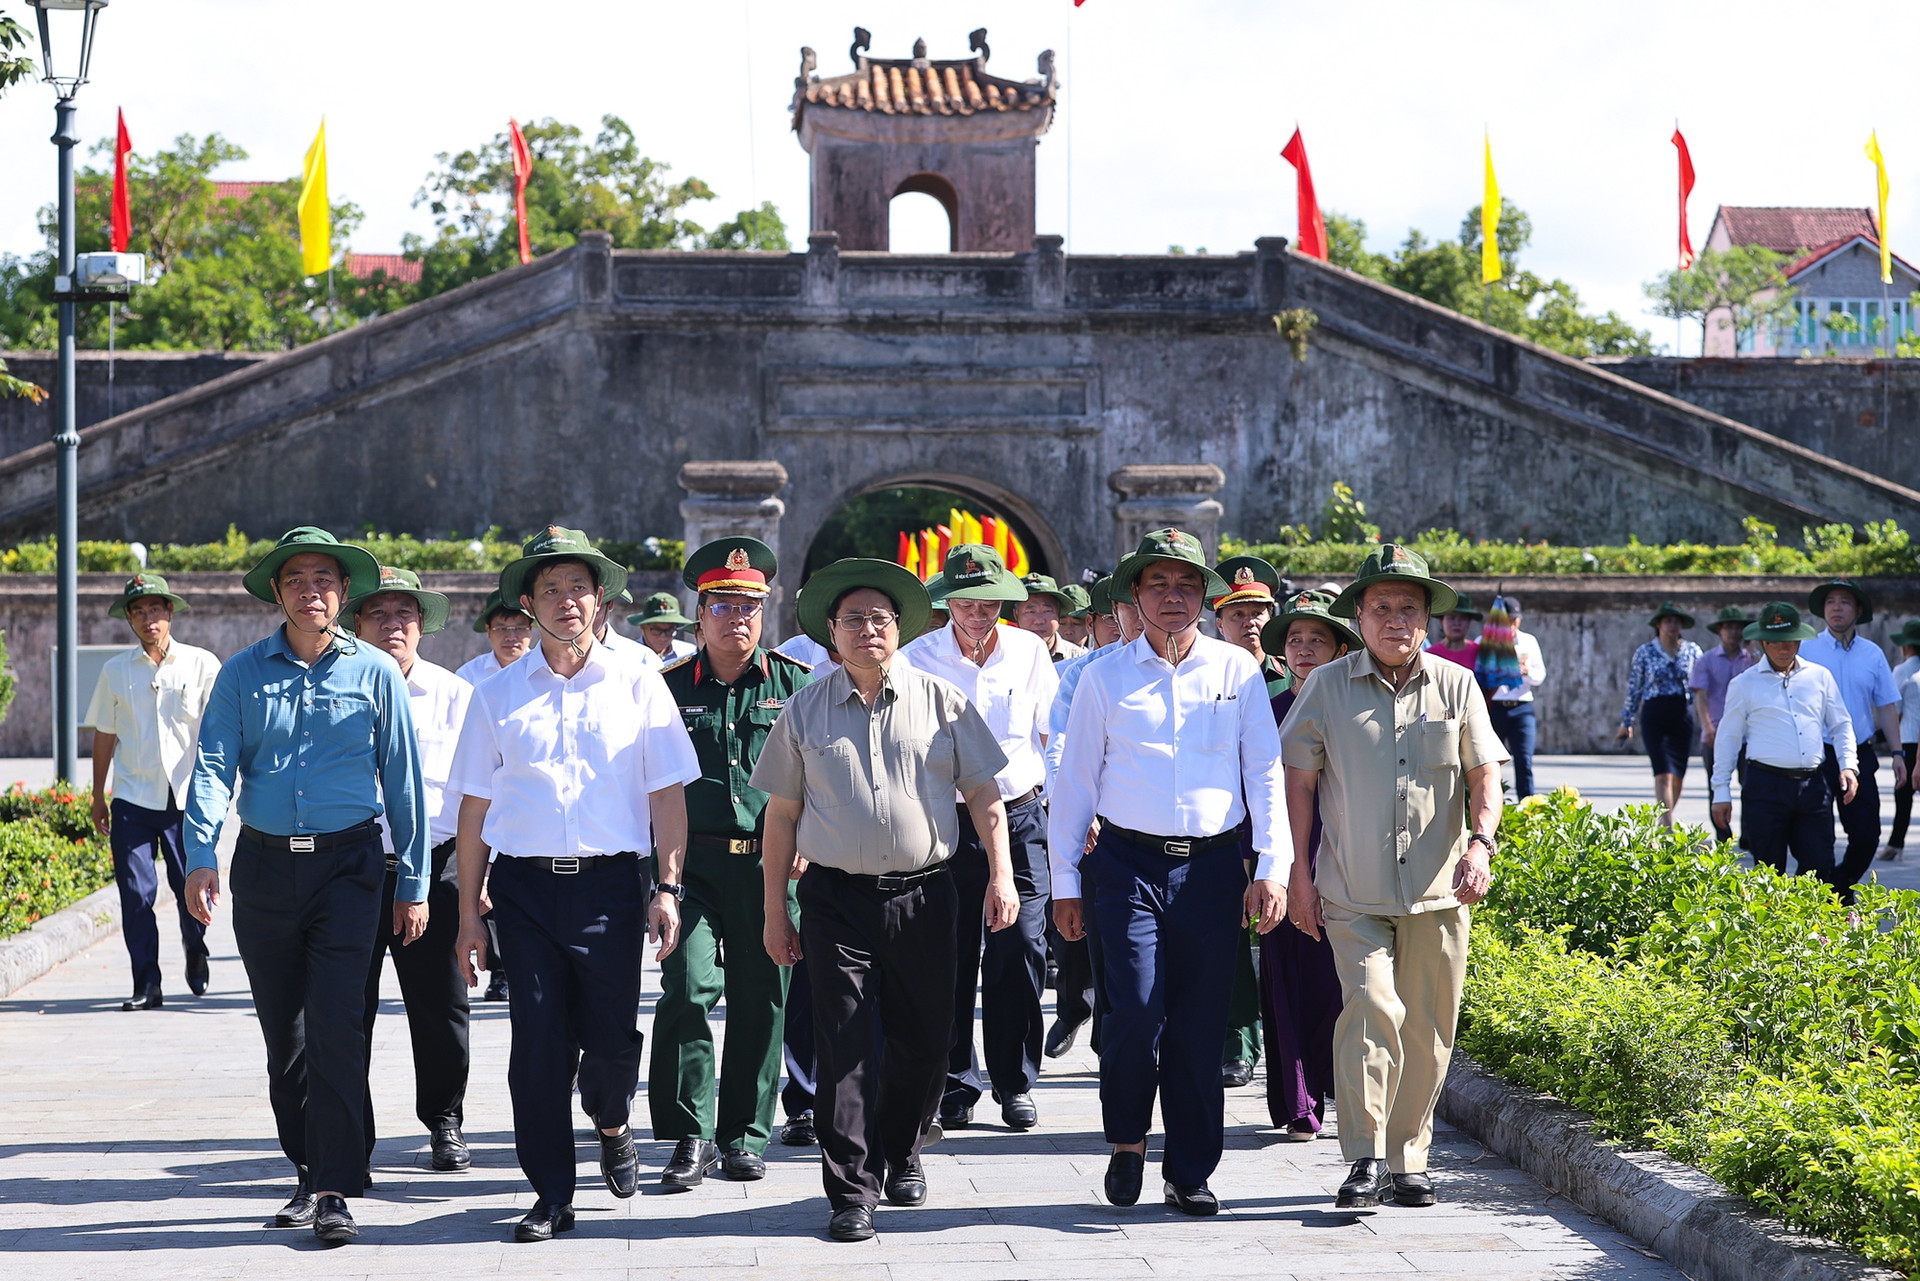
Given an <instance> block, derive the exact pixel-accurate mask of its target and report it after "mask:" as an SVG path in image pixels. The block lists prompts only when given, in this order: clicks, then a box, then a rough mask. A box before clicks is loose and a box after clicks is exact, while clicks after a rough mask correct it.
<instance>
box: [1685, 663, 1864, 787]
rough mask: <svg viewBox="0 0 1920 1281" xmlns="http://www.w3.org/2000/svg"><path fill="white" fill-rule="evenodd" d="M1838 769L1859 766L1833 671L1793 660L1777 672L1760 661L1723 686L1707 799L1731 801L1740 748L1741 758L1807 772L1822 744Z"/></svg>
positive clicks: (1850, 724)
mask: <svg viewBox="0 0 1920 1281" xmlns="http://www.w3.org/2000/svg"><path fill="white" fill-rule="evenodd" d="M1828 743H1832V744H1833V754H1834V755H1835V756H1836V757H1837V758H1838V759H1839V761H1840V768H1841V769H1854V768H1856V767H1857V766H1858V764H1859V759H1860V754H1859V749H1858V748H1856V747H1855V746H1854V730H1853V718H1852V717H1850V716H1848V715H1847V705H1846V702H1845V701H1844V700H1843V699H1842V698H1841V697H1840V686H1839V684H1838V683H1836V682H1835V681H1834V679H1833V673H1832V672H1829V671H1828V670H1827V669H1826V668H1824V667H1822V666H1821V665H1820V664H1818V663H1812V662H1808V661H1807V660H1806V659H1805V658H1795V659H1794V660H1793V666H1792V667H1790V668H1788V669H1787V671H1786V672H1785V673H1784V674H1782V673H1780V672H1777V671H1775V670H1774V669H1773V664H1772V663H1770V662H1768V661H1767V660H1766V659H1764V658H1763V659H1761V660H1760V661H1759V662H1758V663H1755V664H1754V665H1753V666H1752V667H1749V668H1748V669H1747V670H1746V671H1744V672H1741V673H1740V674H1739V675H1738V676H1736V677H1734V678H1733V680H1732V681H1730V682H1728V684H1727V706H1726V709H1725V710H1724V711H1722V712H1721V713H1720V725H1719V727H1718V728H1717V729H1715V730H1714V738H1713V800H1714V801H1715V802H1716V803H1718V802H1721V801H1731V800H1732V799H1733V766H1734V760H1735V758H1736V757H1738V756H1739V755H1740V749H1741V747H1743V746H1744V747H1745V748H1746V749H1747V760H1748V761H1758V762H1759V763H1760V764H1762V765H1772V766H1775V767H1777V768H1779V769H1812V768H1814V767H1815V766H1817V765H1819V764H1820V763H1821V762H1822V761H1824V760H1825V759H1826V744H1828Z"/></svg>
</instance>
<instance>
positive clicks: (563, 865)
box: [553, 857, 580, 876]
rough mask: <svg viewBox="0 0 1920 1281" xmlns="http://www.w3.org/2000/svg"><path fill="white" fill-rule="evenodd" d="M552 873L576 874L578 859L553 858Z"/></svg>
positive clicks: (577, 871)
mask: <svg viewBox="0 0 1920 1281" xmlns="http://www.w3.org/2000/svg"><path fill="white" fill-rule="evenodd" d="M553 874H554V875H555V876H578V875H579V874H580V860H579V859H577V858H572V857H567V858H557V859H555V860H553Z"/></svg>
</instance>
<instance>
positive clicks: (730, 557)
mask: <svg viewBox="0 0 1920 1281" xmlns="http://www.w3.org/2000/svg"><path fill="white" fill-rule="evenodd" d="M752 567H753V566H752V563H751V562H750V561H748V560H747V549H746V548H744V547H736V548H734V549H733V550H732V551H730V552H728V553H727V568H728V569H730V570H732V571H734V572H735V573H739V572H740V571H741V570H743V569H751V568H752Z"/></svg>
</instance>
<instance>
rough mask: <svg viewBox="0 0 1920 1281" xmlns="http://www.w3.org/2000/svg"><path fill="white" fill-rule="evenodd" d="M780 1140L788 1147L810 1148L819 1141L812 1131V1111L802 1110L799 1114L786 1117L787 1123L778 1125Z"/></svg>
mask: <svg viewBox="0 0 1920 1281" xmlns="http://www.w3.org/2000/svg"><path fill="white" fill-rule="evenodd" d="M780 1142H782V1143H784V1144H786V1145H787V1146H788V1147H790V1148H810V1147H812V1146H813V1145H814V1144H815V1143H817V1142H819V1137H818V1136H817V1135H815V1134H814V1132H813V1113H812V1112H811V1111H806V1112H802V1113H801V1114H800V1115H799V1116H795V1117H788V1118H787V1123H786V1124H785V1125H783V1126H781V1127H780Z"/></svg>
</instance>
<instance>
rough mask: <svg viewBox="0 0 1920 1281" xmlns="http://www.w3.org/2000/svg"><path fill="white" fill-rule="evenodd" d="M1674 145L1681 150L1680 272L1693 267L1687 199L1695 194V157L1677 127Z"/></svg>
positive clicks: (1674, 133)
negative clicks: (1689, 151)
mask: <svg viewBox="0 0 1920 1281" xmlns="http://www.w3.org/2000/svg"><path fill="white" fill-rule="evenodd" d="M1673 145H1674V146H1675V147H1678V148H1679V149H1680V270H1682V271H1685V270H1687V269H1688V268H1689V267H1691V266H1693V238H1692V237H1691V236H1689V235H1688V234H1687V197H1688V196H1690V195H1692V194H1693V157H1692V156H1691V155H1689V154H1688V153H1687V140H1686V137H1685V136H1684V135H1682V134H1681V132H1680V130H1679V129H1678V128H1677V127H1676V128H1675V129H1674V131H1673Z"/></svg>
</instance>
